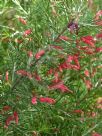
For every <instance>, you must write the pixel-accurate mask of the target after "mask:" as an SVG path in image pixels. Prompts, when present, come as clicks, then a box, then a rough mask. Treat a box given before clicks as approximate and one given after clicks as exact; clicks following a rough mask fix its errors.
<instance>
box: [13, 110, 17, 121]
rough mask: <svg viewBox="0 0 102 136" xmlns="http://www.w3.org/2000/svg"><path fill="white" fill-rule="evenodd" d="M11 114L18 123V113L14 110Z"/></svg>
mask: <svg viewBox="0 0 102 136" xmlns="http://www.w3.org/2000/svg"><path fill="white" fill-rule="evenodd" d="M13 116H14V119H15V122H16V124H18V113H17V112H16V111H15V112H14V113H13Z"/></svg>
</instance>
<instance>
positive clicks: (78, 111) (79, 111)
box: [73, 109, 83, 114]
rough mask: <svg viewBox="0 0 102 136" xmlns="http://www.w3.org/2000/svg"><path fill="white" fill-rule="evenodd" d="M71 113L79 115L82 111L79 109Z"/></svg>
mask: <svg viewBox="0 0 102 136" xmlns="http://www.w3.org/2000/svg"><path fill="white" fill-rule="evenodd" d="M73 112H74V113H79V114H80V113H83V111H82V110H80V109H77V110H74V111H73Z"/></svg>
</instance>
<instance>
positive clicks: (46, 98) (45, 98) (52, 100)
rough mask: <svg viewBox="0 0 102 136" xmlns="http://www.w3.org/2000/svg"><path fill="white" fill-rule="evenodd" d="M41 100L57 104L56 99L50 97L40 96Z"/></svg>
mask: <svg viewBox="0 0 102 136" xmlns="http://www.w3.org/2000/svg"><path fill="white" fill-rule="evenodd" d="M39 100H40V102H44V103H49V104H55V102H56V100H55V99H53V98H49V97H40V98H39Z"/></svg>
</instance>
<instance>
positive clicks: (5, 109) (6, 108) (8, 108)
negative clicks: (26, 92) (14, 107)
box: [3, 105, 11, 111]
mask: <svg viewBox="0 0 102 136" xmlns="http://www.w3.org/2000/svg"><path fill="white" fill-rule="evenodd" d="M10 109H11V107H10V106H8V105H7V106H4V107H3V110H4V111H8V110H10Z"/></svg>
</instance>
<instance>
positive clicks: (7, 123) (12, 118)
mask: <svg viewBox="0 0 102 136" xmlns="http://www.w3.org/2000/svg"><path fill="white" fill-rule="evenodd" d="M13 120H14V116H9V117H8V118H7V119H6V126H9V125H10V123H11V121H13Z"/></svg>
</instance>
